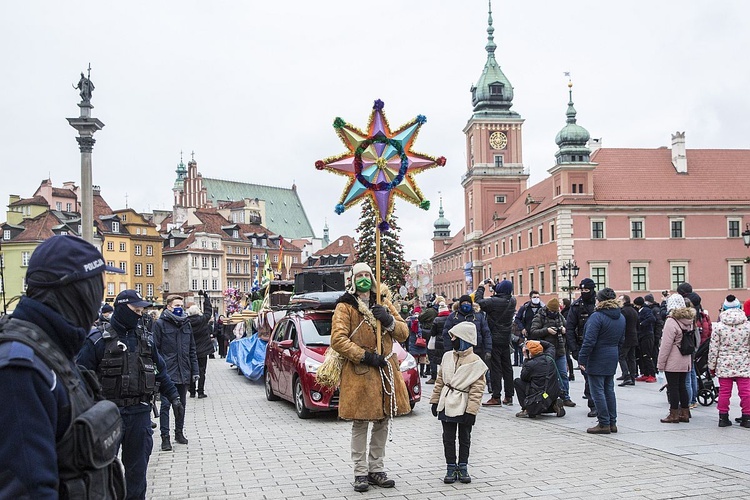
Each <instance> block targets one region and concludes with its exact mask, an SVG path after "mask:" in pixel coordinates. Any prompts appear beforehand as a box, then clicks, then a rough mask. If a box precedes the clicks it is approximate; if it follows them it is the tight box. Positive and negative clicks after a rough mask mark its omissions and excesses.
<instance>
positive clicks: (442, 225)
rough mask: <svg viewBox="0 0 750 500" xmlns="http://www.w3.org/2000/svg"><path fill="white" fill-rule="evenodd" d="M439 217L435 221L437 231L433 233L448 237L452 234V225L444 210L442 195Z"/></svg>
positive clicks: (437, 235) (437, 236)
mask: <svg viewBox="0 0 750 500" xmlns="http://www.w3.org/2000/svg"><path fill="white" fill-rule="evenodd" d="M438 215H439V217H438V219H437V220H436V221H435V224H433V225H434V227H435V231H434V232H433V233H432V234H433V235H434V236H435V237H436V238H440V237H447V236H450V235H451V230H450V226H451V223H450V221H449V220H448V219H446V218H445V212H443V197H442V195H441V196H440V210H439V211H438Z"/></svg>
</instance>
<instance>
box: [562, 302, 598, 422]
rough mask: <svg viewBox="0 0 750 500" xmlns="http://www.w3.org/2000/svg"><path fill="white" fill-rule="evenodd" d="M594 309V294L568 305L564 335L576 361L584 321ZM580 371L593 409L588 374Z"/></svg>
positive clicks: (585, 393)
mask: <svg viewBox="0 0 750 500" xmlns="http://www.w3.org/2000/svg"><path fill="white" fill-rule="evenodd" d="M591 293H592V295H593V292H591ZM595 310H596V298H595V296H594V297H592V298H590V299H589V300H584V299H583V297H578V298H577V299H576V300H575V301H573V303H572V304H571V305H570V312H569V313H568V317H567V319H566V324H565V336H566V337H567V340H568V348H569V349H570V352H571V353H572V354H573V358H574V359H575V360H576V361H578V350H579V349H580V348H581V344H583V333H584V331H585V330H586V321H588V319H589V316H591V315H592V314H594V311H595ZM581 373H582V375H583V380H584V382H585V385H584V388H583V395H584V396H585V397H586V400H587V403H588V407H589V410H592V411H595V409H596V406H595V405H594V400H593V399H591V391H590V390H589V377H588V374H587V373H586V372H581Z"/></svg>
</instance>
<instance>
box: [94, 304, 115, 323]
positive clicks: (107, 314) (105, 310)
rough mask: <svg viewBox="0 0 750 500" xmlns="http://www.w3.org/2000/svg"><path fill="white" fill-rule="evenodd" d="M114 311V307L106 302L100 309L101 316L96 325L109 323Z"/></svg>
mask: <svg viewBox="0 0 750 500" xmlns="http://www.w3.org/2000/svg"><path fill="white" fill-rule="evenodd" d="M113 311H114V308H113V307H112V306H111V305H109V304H104V305H103V306H102V308H101V310H100V311H99V318H98V319H97V320H96V322H95V323H94V325H95V326H100V325H104V324H107V323H109V320H110V318H111V317H112V312H113Z"/></svg>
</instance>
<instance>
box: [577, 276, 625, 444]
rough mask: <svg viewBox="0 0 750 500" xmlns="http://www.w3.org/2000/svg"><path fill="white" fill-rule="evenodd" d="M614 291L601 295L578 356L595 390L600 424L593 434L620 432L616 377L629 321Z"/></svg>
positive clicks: (589, 429)
mask: <svg viewBox="0 0 750 500" xmlns="http://www.w3.org/2000/svg"><path fill="white" fill-rule="evenodd" d="M615 297H616V296H615V292H614V290H612V289H611V288H603V289H602V290H601V291H600V292H599V294H598V297H597V298H598V299H599V303H598V304H597V305H596V311H595V312H594V314H592V315H591V317H590V318H589V319H588V321H587V324H586V332H585V333H584V336H583V343H582V344H581V347H580V350H579V352H578V363H579V366H580V367H581V373H584V374H586V376H587V378H588V381H589V385H590V387H591V399H593V400H594V403H595V405H596V416H597V418H598V420H599V423H598V424H597V425H596V426H594V427H590V428H588V429H586V432H588V433H589V434H609V433H611V432H617V398H616V397H615V382H614V376H615V372H616V371H617V359H618V358H619V353H620V349H621V348H622V344H623V342H624V341H625V318H624V317H623V316H622V314H621V313H620V305H619V304H618V303H617V300H615Z"/></svg>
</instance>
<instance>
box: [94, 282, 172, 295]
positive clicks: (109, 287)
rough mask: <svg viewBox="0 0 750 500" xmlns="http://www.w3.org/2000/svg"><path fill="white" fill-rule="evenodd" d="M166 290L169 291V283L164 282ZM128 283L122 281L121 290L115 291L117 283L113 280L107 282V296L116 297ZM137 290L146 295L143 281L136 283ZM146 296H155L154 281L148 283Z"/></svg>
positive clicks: (125, 288)
mask: <svg viewBox="0 0 750 500" xmlns="http://www.w3.org/2000/svg"><path fill="white" fill-rule="evenodd" d="M164 285H165V287H164V291H169V288H168V286H167V283H165V284H164ZM127 288H128V284H127V283H123V282H120V285H119V291H118V292H116V293H115V283H113V282H111V281H110V282H107V296H109V297H114V296H115V295H117V294H118V293H120V292H122V291H124V290H127ZM135 291H136V292H138V293H140V294H141V295H144V293H143V284H142V283H136V284H135ZM145 296H146V297H153V296H154V284H153V283H146V294H145Z"/></svg>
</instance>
